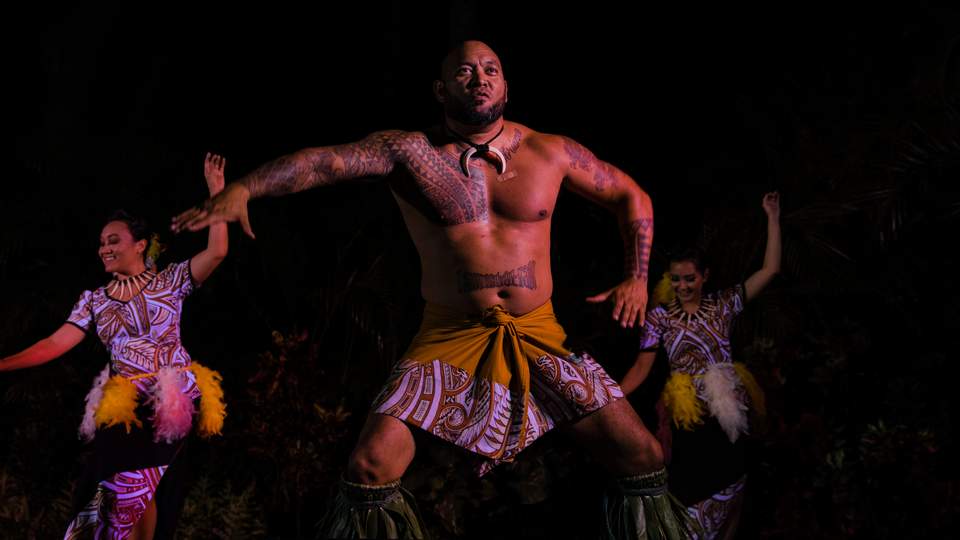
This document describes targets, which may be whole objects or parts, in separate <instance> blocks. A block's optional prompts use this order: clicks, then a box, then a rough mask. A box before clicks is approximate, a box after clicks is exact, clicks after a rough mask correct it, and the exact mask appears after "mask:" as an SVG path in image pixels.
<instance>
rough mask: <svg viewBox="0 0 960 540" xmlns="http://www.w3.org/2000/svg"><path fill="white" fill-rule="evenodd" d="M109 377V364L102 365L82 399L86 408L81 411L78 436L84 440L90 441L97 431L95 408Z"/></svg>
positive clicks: (98, 403) (101, 397)
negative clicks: (81, 419) (101, 369)
mask: <svg viewBox="0 0 960 540" xmlns="http://www.w3.org/2000/svg"><path fill="white" fill-rule="evenodd" d="M109 378H110V365H109V364H107V365H106V366H104V368H103V371H101V372H100V374H99V375H97V376H96V377H95V378H94V379H93V386H92V387H91V388H90V391H89V392H87V397H86V398H85V399H84V402H85V403H86V408H85V410H84V412H83V421H82V422H80V429H79V430H78V431H79V435H80V438H81V439H82V440H84V441H87V442H90V441H92V440H93V436H94V434H95V433H96V432H97V421H96V419H95V417H96V414H97V408H98V407H99V406H100V401H101V400H102V399H103V387H104V385H106V384H107V380H108V379H109Z"/></svg>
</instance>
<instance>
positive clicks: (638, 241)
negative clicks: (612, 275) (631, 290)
mask: <svg viewBox="0 0 960 540" xmlns="http://www.w3.org/2000/svg"><path fill="white" fill-rule="evenodd" d="M652 229H653V219H651V218H642V219H638V220H635V221H631V222H630V223H628V224H627V227H626V233H625V238H624V256H623V272H624V274H626V275H627V276H633V277H638V278H643V279H646V277H647V272H648V264H649V260H650V247H651V236H652V234H651V233H652Z"/></svg>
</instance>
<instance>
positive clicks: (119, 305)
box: [64, 260, 200, 540]
mask: <svg viewBox="0 0 960 540" xmlns="http://www.w3.org/2000/svg"><path fill="white" fill-rule="evenodd" d="M193 290H194V283H193V278H192V276H191V273H190V261H189V260H187V261H183V262H181V263H177V264H171V265H169V266H168V267H167V268H165V269H164V270H163V271H161V272H159V273H158V274H156V275H155V276H154V277H153V278H152V279H151V280H150V282H149V283H147V285H145V286H144V288H143V290H142V291H141V292H140V293H138V294H136V295H135V296H133V297H132V298H130V299H129V300H128V301H125V302H124V301H120V300H117V299H114V298H111V297H110V296H109V295H108V294H107V291H106V287H100V288H98V289H96V290H93V291H84V292H83V294H82V295H81V296H80V299H79V301H78V302H77V304H76V305H75V306H74V308H73V310H72V312H71V313H70V316H69V318H68V319H67V322H68V323H70V324H73V325H75V326H76V327H78V328H80V329H81V330H83V331H84V332H96V334H97V336H98V337H99V338H100V341H102V342H103V344H104V346H106V348H107V350H108V351H109V353H110V373H111V374H120V375H123V376H125V377H130V378H131V380H132V382H133V383H134V384H135V385H136V386H137V388H138V391H139V393H140V401H141V403H142V402H143V401H144V399H143V397H144V396H146V395H148V393H149V391H150V389H151V386H152V385H153V384H154V383H155V377H152V376H150V374H155V373H157V372H158V371H159V370H160V369H161V368H164V367H168V366H180V367H183V368H187V367H189V366H190V364H191V359H190V355H189V354H188V353H187V351H186V349H184V348H183V344H182V343H181V341H180V314H181V308H182V306H183V301H184V299H185V298H186V297H187V296H188V295H189V294H190V293H191V292H193ZM182 373H183V377H182V381H183V385H184V386H183V388H182V391H183V392H184V393H185V394H187V395H188V396H190V397H191V398H196V397H198V396H199V394H200V392H199V390H198V389H197V386H196V379H195V377H194V375H193V373H191V372H190V371H189V370H186V369H184V371H183V372H182ZM137 376H141V377H140V378H135V377H137ZM148 431H149V430H148V429H137V428H134V429H133V432H132V433H130V434H127V433H124V429H123V426H115V427H114V428H109V429H105V430H101V431H99V432H97V434H96V438H95V440H94V441H93V444H94V457H93V458H92V460H91V463H90V464H88V470H87V472H86V473H85V475H84V476H85V480H86V482H84V481H81V485H80V486H78V490H80V491H89V493H78V501H77V503H76V504H75V507H76V509H77V514H76V517H75V518H74V520H73V521H72V522H71V523H70V525H69V526H68V528H67V532H66V534H65V536H64V538H66V539H71V540H72V539H76V538H110V539H122V538H127V537H128V536H129V535H130V533H131V531H132V529H133V527H134V525H135V524H136V523H137V521H138V520H139V519H140V518H141V517H142V516H143V513H144V512H145V510H146V509H147V506H148V505H149V503H150V501H151V500H154V499H155V495H156V494H157V492H158V490H159V489H160V486H161V481H162V480H166V479H165V478H164V475H165V473H167V472H168V470H169V469H170V468H171V464H172V462H173V461H174V458H175V457H177V456H178V455H180V454H181V453H182V448H183V444H184V442H183V441H177V442H174V443H163V442H154V441H153V440H152V437H150V435H149V433H148ZM130 454H134V457H130ZM121 462H123V464H120V463H121ZM131 464H132V465H131ZM170 482H173V480H170ZM170 482H166V483H170ZM84 484H86V485H84ZM167 491H168V492H175V491H177V490H176V489H168V490H167ZM83 497H89V498H87V499H86V500H84V499H83ZM170 500H171V499H170V498H169V497H164V498H162V499H160V498H158V499H157V500H156V503H157V512H158V523H157V532H158V533H159V532H161V531H162V529H163V528H164V527H165V526H172V525H170V523H169V518H170V517H171V516H172V518H173V520H174V524H175V518H176V514H177V510H176V509H174V510H173V511H172V512H168V511H165V509H164V508H163V506H164V504H165V503H166V502H169V501H170ZM178 503H179V501H175V502H173V504H174V505H178ZM81 505H82V506H81Z"/></svg>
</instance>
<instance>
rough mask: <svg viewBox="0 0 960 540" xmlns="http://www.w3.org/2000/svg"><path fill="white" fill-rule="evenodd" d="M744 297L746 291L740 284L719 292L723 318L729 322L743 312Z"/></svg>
mask: <svg viewBox="0 0 960 540" xmlns="http://www.w3.org/2000/svg"><path fill="white" fill-rule="evenodd" d="M746 297H747V295H746V289H745V288H744V286H743V284H742V283H740V284H737V285H734V286H733V287H730V288H729V289H724V290H722V291H720V294H719V304H720V310H721V311H722V312H723V315H724V318H726V319H728V320H730V319H733V318H734V317H736V316H737V315H739V314H740V312H741V311H743V304H744V301H745V299H746Z"/></svg>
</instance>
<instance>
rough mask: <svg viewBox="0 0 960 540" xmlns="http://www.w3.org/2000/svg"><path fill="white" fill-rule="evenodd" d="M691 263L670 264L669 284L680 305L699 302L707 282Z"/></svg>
mask: <svg viewBox="0 0 960 540" xmlns="http://www.w3.org/2000/svg"><path fill="white" fill-rule="evenodd" d="M709 274H710V272H709V271H707V275H704V274H702V273H701V272H700V270H698V269H697V265H695V264H694V263H693V262H692V261H674V262H671V263H670V284H671V285H672V286H673V292H674V293H676V295H677V298H678V299H679V300H680V302H681V303H684V304H685V303H688V302H699V301H700V293H701V291H702V290H703V284H704V282H705V281H707V276H708V275H709Z"/></svg>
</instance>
